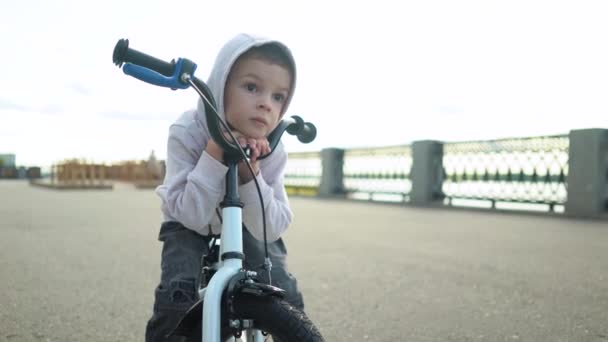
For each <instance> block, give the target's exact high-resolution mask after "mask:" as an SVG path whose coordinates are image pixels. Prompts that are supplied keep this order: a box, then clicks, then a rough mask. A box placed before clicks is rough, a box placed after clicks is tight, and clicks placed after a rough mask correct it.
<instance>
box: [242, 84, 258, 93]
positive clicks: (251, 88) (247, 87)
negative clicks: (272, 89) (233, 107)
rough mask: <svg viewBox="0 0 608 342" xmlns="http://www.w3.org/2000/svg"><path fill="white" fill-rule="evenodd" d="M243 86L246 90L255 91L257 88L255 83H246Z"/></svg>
mask: <svg viewBox="0 0 608 342" xmlns="http://www.w3.org/2000/svg"><path fill="white" fill-rule="evenodd" d="M245 88H246V89H247V90H248V91H256V90H257V89H258V87H257V86H256V85H255V83H247V84H245Z"/></svg>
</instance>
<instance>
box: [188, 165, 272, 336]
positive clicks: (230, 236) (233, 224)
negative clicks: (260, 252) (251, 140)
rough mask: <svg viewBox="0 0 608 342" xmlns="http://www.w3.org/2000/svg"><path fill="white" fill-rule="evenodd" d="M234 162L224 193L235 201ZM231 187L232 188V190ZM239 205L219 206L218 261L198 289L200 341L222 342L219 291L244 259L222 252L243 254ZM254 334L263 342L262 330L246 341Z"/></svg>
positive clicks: (235, 180)
mask: <svg viewBox="0 0 608 342" xmlns="http://www.w3.org/2000/svg"><path fill="white" fill-rule="evenodd" d="M237 167H238V166H237V165H236V164H234V165H230V164H229V165H228V173H227V175H226V193H227V196H229V193H230V192H232V193H233V194H234V195H236V197H235V198H233V201H234V200H237V201H238V190H237V179H238V178H237V174H238V173H237ZM231 187H234V189H231ZM242 211H243V209H242V207H241V206H240V205H237V204H234V203H233V204H228V205H227V206H225V207H223V208H222V231H221V235H220V237H221V239H220V253H219V260H218V268H217V271H216V272H215V274H214V275H213V276H212V277H211V280H210V281H209V284H208V285H207V287H205V288H203V289H201V290H200V291H199V295H200V298H204V300H203V303H204V304H203V317H202V319H203V327H202V329H203V332H202V336H203V342H221V340H220V339H221V317H222V314H221V307H222V294H223V293H224V290H225V289H226V287H227V285H228V282H229V281H230V279H231V278H232V277H233V276H235V275H236V274H237V273H238V272H239V271H240V270H241V269H242V268H243V260H242V259H241V258H226V259H225V260H223V259H224V257H223V256H224V255H226V253H229V254H228V255H230V254H232V255H243V231H242V227H243V225H242V224H243V218H242ZM251 335H253V341H255V342H262V341H263V337H262V333H261V332H260V331H259V330H253V331H248V332H247V334H244V335H243V336H247V341H250V340H249V338H250V337H251Z"/></svg>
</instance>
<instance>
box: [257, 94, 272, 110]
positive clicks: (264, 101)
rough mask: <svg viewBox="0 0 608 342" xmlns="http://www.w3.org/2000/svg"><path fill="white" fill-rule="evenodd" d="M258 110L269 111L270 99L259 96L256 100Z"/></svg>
mask: <svg viewBox="0 0 608 342" xmlns="http://www.w3.org/2000/svg"><path fill="white" fill-rule="evenodd" d="M258 108H261V109H265V110H270V108H271V106H270V97H269V96H260V99H259V100H258Z"/></svg>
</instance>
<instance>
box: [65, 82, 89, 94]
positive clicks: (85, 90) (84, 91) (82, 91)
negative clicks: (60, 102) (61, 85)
mask: <svg viewBox="0 0 608 342" xmlns="http://www.w3.org/2000/svg"><path fill="white" fill-rule="evenodd" d="M68 88H69V89H72V90H74V91H75V92H77V93H78V94H80V95H84V96H90V95H91V91H90V90H89V88H87V87H85V86H84V85H82V84H78V83H74V84H70V85H68Z"/></svg>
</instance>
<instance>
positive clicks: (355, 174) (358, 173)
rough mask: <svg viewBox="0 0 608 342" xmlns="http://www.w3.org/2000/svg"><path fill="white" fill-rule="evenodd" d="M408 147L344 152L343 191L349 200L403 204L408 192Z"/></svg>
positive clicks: (409, 165) (409, 183)
mask: <svg viewBox="0 0 608 342" xmlns="http://www.w3.org/2000/svg"><path fill="white" fill-rule="evenodd" d="M412 161H413V159H412V149H411V147H410V146H409V145H403V146H390V147H381V148H359V149H349V150H345V151H344V169H343V173H344V187H345V189H346V193H347V194H348V196H349V197H351V198H355V199H370V200H396V201H407V200H409V194H410V192H411V190H412V182H411V179H410V170H411V168H412Z"/></svg>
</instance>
